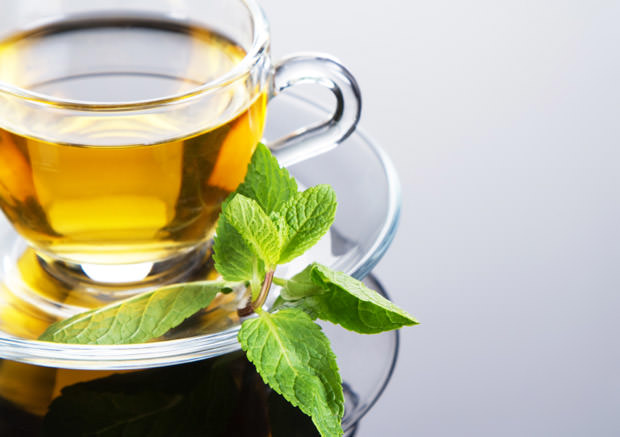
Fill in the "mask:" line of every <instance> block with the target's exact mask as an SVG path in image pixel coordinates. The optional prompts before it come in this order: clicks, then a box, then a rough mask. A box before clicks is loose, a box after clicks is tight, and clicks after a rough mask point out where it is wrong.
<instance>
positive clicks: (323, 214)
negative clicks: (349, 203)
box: [278, 185, 336, 264]
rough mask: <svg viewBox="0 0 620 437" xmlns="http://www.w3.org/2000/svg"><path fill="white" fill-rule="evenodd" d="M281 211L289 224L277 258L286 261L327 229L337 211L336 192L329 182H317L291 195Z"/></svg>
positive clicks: (312, 242) (295, 255)
mask: <svg viewBox="0 0 620 437" xmlns="http://www.w3.org/2000/svg"><path fill="white" fill-rule="evenodd" d="M279 212H280V214H281V215H282V217H284V221H285V222H286V224H287V225H288V226H287V227H286V228H285V234H284V240H283V245H282V254H281V255H280V260H279V261H278V264H284V263H287V262H289V261H291V260H293V259H295V258H297V257H298V256H299V255H301V254H303V253H304V252H305V251H306V250H308V249H309V248H311V247H312V246H314V245H315V244H316V243H317V242H318V241H319V240H320V239H321V237H322V236H323V235H324V234H325V233H326V232H327V230H328V229H329V227H330V226H331V224H332V222H333V221H334V217H335V215H336V193H334V190H333V189H332V188H331V187H330V186H329V185H317V186H316V187H312V188H308V189H307V190H306V191H304V192H303V193H299V194H298V195H297V196H295V197H293V198H291V199H290V200H289V201H288V202H286V203H285V204H284V205H282V208H280V210H279Z"/></svg>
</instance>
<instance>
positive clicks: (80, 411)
mask: <svg viewBox="0 0 620 437" xmlns="http://www.w3.org/2000/svg"><path fill="white" fill-rule="evenodd" d="M0 396H1V398H0V435H1V436H5V435H6V436H23V437H30V436H37V437H38V436H106V437H112V436H123V437H132V436H136V437H138V436H140V437H142V436H149V437H158V436H162V437H164V436H165V437H171V436H179V437H181V436H182V437H191V436H213V437H220V436H221V437H225V436H235V437H237V436H238V437H246V436H247V437H263V436H264V437H311V436H312V437H315V436H318V433H317V431H316V429H315V427H314V425H313V424H312V421H311V420H310V418H309V417H308V416H306V415H304V414H303V413H301V411H299V410H298V409H297V408H295V407H293V406H291V405H290V404H289V403H288V402H287V401H286V400H284V399H283V398H282V397H281V396H279V395H278V394H277V393H275V392H273V391H271V390H269V389H268V388H267V387H266V386H265V384H264V383H263V382H262V380H261V378H260V377H259V376H258V374H257V373H256V371H255V370H254V367H253V366H252V365H251V364H250V363H249V362H248V361H247V360H246V359H245V357H244V355H243V354H241V353H237V354H231V355H227V356H224V357H220V358H216V359H211V360H205V361H199V362H196V363H190V364H183V365H177V366H172V367H164V368H157V369H148V370H140V371H122V372H117V373H114V372H100V371H78V370H66V369H53V368H45V367H37V366H31V365H27V364H22V363H16V362H12V361H3V362H1V363H0Z"/></svg>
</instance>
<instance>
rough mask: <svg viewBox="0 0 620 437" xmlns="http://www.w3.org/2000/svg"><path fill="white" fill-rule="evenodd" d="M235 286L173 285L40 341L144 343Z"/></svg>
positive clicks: (63, 325) (64, 324)
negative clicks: (218, 294)
mask: <svg viewBox="0 0 620 437" xmlns="http://www.w3.org/2000/svg"><path fill="white" fill-rule="evenodd" d="M234 286H236V284H231V283H226V282H220V281H218V282H214V281H203V282H192V283H187V284H180V285H171V286H169V287H164V288H160V289H157V290H155V291H151V292H148V293H143V294H139V295H137V296H134V297H132V298H129V299H125V300H121V301H118V302H115V303H113V304H110V305H106V306H104V307H101V308H97V309H94V310H91V311H86V312H83V313H80V314H77V315H75V316H73V317H70V318H68V319H65V320H61V321H59V322H56V323H54V324H52V325H51V326H50V327H49V328H47V329H46V330H45V332H44V333H43V334H42V335H41V337H39V339H40V340H43V341H54V342H57V343H77V344H126V343H141V342H144V341H147V340H150V339H152V338H155V337H159V336H160V335H163V334H165V333H166V332H167V331H168V330H170V329H171V328H174V327H175V326H178V325H179V324H181V322H183V320H185V319H186V318H188V317H189V316H191V315H193V314H195V313H197V312H198V311H199V310H201V309H202V308H205V307H207V306H208V305H209V304H210V303H211V301H212V300H213V298H214V297H215V295H216V294H217V293H218V292H220V291H221V290H225V289H230V288H233V287H234Z"/></svg>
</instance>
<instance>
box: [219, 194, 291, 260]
mask: <svg viewBox="0 0 620 437" xmlns="http://www.w3.org/2000/svg"><path fill="white" fill-rule="evenodd" d="M222 215H223V216H224V218H225V219H226V221H227V222H228V223H229V224H230V225H231V226H232V227H233V228H235V230H236V231H237V232H238V233H239V235H240V236H241V237H242V238H243V240H244V241H245V242H246V243H247V245H248V246H249V247H251V248H252V250H253V251H254V253H256V255H258V257H259V258H260V259H262V260H263V261H264V262H265V264H267V265H268V266H269V267H270V268H273V267H275V265H276V263H277V262H278V257H279V255H280V247H281V242H280V233H279V231H278V228H277V226H276V225H275V224H274V223H273V222H272V221H271V219H270V218H269V216H268V215H267V214H266V213H265V212H264V211H263V210H262V209H261V207H260V206H259V205H258V203H256V201H254V200H252V199H249V198H247V197H245V196H243V195H241V194H237V195H236V196H235V197H233V198H232V199H231V200H230V201H228V202H227V204H226V207H225V208H224V210H223V211H222Z"/></svg>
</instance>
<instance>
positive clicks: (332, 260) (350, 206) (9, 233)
mask: <svg viewBox="0 0 620 437" xmlns="http://www.w3.org/2000/svg"><path fill="white" fill-rule="evenodd" d="M327 114H328V112H327V111H326V110H325V109H322V108H320V107H318V106H316V105H313V104H312V103H309V102H308V101H306V100H304V99H303V98H301V97H299V96H294V95H288V96H287V95H283V96H281V97H280V98H279V99H277V100H274V101H273V102H272V103H271V104H270V108H269V118H268V121H267V128H266V132H265V136H266V138H268V139H275V138H278V137H280V136H281V135H282V134H283V133H285V132H291V130H292V129H294V128H295V127H298V126H303V125H307V122H308V121H313V120H316V121H318V120H321V119H324V118H326V117H327ZM290 170H291V173H292V174H293V175H294V176H295V177H296V178H297V179H298V181H299V183H300V185H301V186H312V185H316V184H323V183H326V184H330V185H332V186H333V187H334V189H335V191H336V194H337V197H338V202H339V206H338V212H337V214H336V220H335V222H334V226H333V227H332V229H331V230H330V232H329V233H328V234H327V235H326V236H325V237H324V238H323V239H322V240H321V241H320V242H319V243H318V244H317V245H316V246H315V247H313V248H312V249H311V250H309V251H308V252H307V253H306V254H304V255H303V256H302V257H300V258H298V259H296V260H295V261H293V262H292V263H290V264H288V265H285V266H281V268H279V269H278V272H277V274H278V276H282V277H286V276H291V275H293V274H294V273H296V272H298V271H299V270H301V269H302V268H303V267H304V266H305V265H306V264H308V263H309V262H312V261H317V262H320V263H322V264H325V265H328V266H330V267H331V268H334V269H337V270H341V271H344V272H347V273H349V274H351V275H353V276H355V277H356V278H358V279H361V278H364V277H365V276H366V275H367V274H368V273H369V272H370V271H371V269H372V268H373V267H374V266H375V265H376V263H377V262H378V261H379V259H380V258H381V256H382V255H383V254H384V252H385V250H386V249H387V247H388V246H389V244H390V243H391V241H392V239H393V237H394V233H395V230H396V226H397V222H398V217H399V211H400V187H399V184H398V180H397V177H396V173H395V170H394V168H393V165H392V163H391V162H390V160H389V158H388V157H387V156H386V155H385V153H384V152H383V151H382V150H381V148H380V147H379V146H377V145H376V144H375V143H373V142H372V141H371V140H369V139H368V137H367V136H366V135H365V134H363V132H361V131H360V130H359V129H358V130H357V131H356V132H354V133H353V134H352V135H351V136H350V137H349V138H348V139H347V140H345V141H344V142H343V143H342V144H341V145H340V147H338V148H336V149H334V150H332V151H330V152H328V153H326V154H323V155H321V156H319V157H316V158H313V159H311V160H308V161H305V162H302V163H300V164H296V165H294V166H292V167H291V168H290ZM20 248H22V249H20ZM20 250H23V242H22V241H21V239H19V237H17V235H16V234H15V232H14V231H13V230H12V228H11V227H10V226H9V225H8V224H7V223H6V221H5V220H3V219H2V220H1V221H0V261H1V265H0V281H1V282H2V283H4V284H6V283H9V282H10V281H9V279H10V278H11V274H12V272H14V271H15V268H16V267H15V265H16V253H20ZM13 276H14V275H13ZM11 290H12V287H7V286H0V358H5V359H9V360H14V361H20V362H25V363H31V364H36V365H41V366H51V367H60V368H72V369H143V368H147V367H157V366H167V365H173V364H180V363H185V362H190V361H196V360H201V359H204V358H209V357H214V356H218V355H222V354H226V353H229V352H232V351H235V350H238V349H239V345H238V342H237V339H236V336H237V332H238V329H239V319H238V317H237V315H236V302H234V301H233V302H231V301H226V300H221V301H219V302H217V305H212V307H210V308H209V309H207V310H206V311H203V312H201V313H200V314H198V315H197V316H195V317H192V318H190V319H188V320H187V321H186V322H184V323H183V324H182V325H181V326H180V327H178V328H177V329H175V330H173V331H171V332H170V333H168V334H167V335H166V336H164V337H162V338H160V339H158V340H156V341H152V342H149V343H143V344H131V345H105V346H103V345H101V346H97V345H70V344H57V343H47V342H40V341H37V340H36V338H37V333H41V332H42V329H41V326H42V324H45V326H47V324H49V323H50V322H51V321H53V320H50V316H49V312H48V313H47V314H46V313H43V312H42V311H38V310H36V309H35V307H34V306H33V305H31V304H29V303H28V301H27V299H26V298H24V296H22V295H16V294H15V292H13V291H11ZM272 294H275V293H272ZM80 304H81V303H80ZM77 306H80V305H77ZM87 308H88V306H87V305H85V306H84V309H87Z"/></svg>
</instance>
